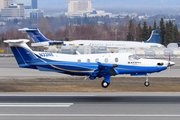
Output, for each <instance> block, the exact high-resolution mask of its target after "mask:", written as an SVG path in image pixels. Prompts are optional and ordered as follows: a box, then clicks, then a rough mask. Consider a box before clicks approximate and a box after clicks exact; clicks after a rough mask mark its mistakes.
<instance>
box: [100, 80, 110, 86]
mask: <svg viewBox="0 0 180 120" xmlns="http://www.w3.org/2000/svg"><path fill="white" fill-rule="evenodd" d="M101 85H102V87H103V88H107V87H108V86H109V85H110V83H108V82H105V81H104V80H103V81H102V83H101Z"/></svg>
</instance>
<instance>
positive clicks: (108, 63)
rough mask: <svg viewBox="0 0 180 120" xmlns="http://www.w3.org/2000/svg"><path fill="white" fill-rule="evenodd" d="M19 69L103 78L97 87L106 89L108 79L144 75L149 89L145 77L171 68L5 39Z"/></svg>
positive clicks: (136, 59)
mask: <svg viewBox="0 0 180 120" xmlns="http://www.w3.org/2000/svg"><path fill="white" fill-rule="evenodd" d="M4 42H5V43H8V44H9V46H10V47H11V50H12V52H13V54H14V56H15V58H16V61H17V63H18V65H19V67H20V68H30V69H38V70H39V71H50V72H58V73H64V74H69V75H77V76H86V77H87V76H88V77H89V79H90V80H95V79H96V78H102V77H103V78H104V80H103V81H102V83H101V85H102V87H103V88H107V87H108V86H109V85H110V79H111V76H116V75H119V74H130V75H131V76H146V81H145V83H144V85H145V86H147V87H148V86H149V85H150V83H149V80H148V74H151V73H155V72H161V71H163V70H166V69H167V67H170V66H173V65H175V63H174V62H172V61H170V60H169V61H167V60H155V59H142V58H140V57H138V56H136V55H134V54H131V53H114V54H112V53H105V54H88V55H87V54H83V55H70V54H60V53H50V52H36V51H32V50H31V48H30V47H29V46H28V45H27V44H26V43H27V42H29V40H27V39H18V40H6V41H4Z"/></svg>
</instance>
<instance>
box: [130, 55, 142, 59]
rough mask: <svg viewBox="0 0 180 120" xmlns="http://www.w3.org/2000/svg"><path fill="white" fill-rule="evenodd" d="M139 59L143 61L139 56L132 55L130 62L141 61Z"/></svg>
mask: <svg viewBox="0 0 180 120" xmlns="http://www.w3.org/2000/svg"><path fill="white" fill-rule="evenodd" d="M139 59H141V58H140V57H139V56H137V55H130V56H129V60H139Z"/></svg>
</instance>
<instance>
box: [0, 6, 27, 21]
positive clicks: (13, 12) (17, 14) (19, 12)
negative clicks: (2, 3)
mask: <svg viewBox="0 0 180 120" xmlns="http://www.w3.org/2000/svg"><path fill="white" fill-rule="evenodd" d="M1 18H3V19H7V18H24V4H23V3H13V4H11V5H10V6H9V7H8V8H4V9H1Z"/></svg>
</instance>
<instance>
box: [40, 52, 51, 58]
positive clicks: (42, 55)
mask: <svg viewBox="0 0 180 120" xmlns="http://www.w3.org/2000/svg"><path fill="white" fill-rule="evenodd" d="M39 56H41V57H53V56H54V55H53V54H52V53H39Z"/></svg>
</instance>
